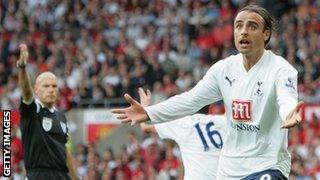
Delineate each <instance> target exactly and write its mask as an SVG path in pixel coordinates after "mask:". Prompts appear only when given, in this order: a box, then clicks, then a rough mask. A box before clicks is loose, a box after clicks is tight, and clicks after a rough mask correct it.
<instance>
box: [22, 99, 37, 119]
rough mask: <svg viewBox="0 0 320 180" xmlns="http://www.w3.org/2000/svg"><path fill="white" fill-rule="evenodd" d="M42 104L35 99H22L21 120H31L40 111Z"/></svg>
mask: <svg viewBox="0 0 320 180" xmlns="http://www.w3.org/2000/svg"><path fill="white" fill-rule="evenodd" d="M39 109H40V106H39V105H38V104H37V103H36V102H35V99H32V100H31V101H30V102H25V101H24V100H22V99H21V102H20V115H21V117H22V118H21V120H30V119H31V118H32V117H33V115H34V114H36V113H37V111H39Z"/></svg>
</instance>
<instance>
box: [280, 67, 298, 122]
mask: <svg viewBox="0 0 320 180" xmlns="http://www.w3.org/2000/svg"><path fill="white" fill-rule="evenodd" d="M297 82H298V72H297V71H296V70H295V69H294V68H293V67H286V68H282V69H280V71H279V73H278V75H277V79H276V83H275V85H276V95H277V103H278V105H279V113H280V117H281V120H282V121H285V120H286V117H287V116H288V114H289V113H290V112H291V111H292V110H293V109H294V108H295V106H296V105H297V102H298V91H297Z"/></svg>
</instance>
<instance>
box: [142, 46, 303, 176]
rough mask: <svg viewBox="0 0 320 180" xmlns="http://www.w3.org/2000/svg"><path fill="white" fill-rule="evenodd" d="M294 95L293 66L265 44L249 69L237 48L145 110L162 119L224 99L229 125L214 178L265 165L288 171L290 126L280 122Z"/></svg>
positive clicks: (155, 119) (249, 171)
mask: <svg viewBox="0 0 320 180" xmlns="http://www.w3.org/2000/svg"><path fill="white" fill-rule="evenodd" d="M297 98H298V93H297V71H296V70H295V69H294V68H293V67H292V66H291V65H290V64H289V63H288V62H287V61H286V60H285V59H283V58H282V57H280V56H277V55H275V54H274V53H272V52H271V51H269V50H265V51H264V53H263V55H262V57H261V59H260V60H259V61H258V62H257V63H256V64H255V65H254V66H253V67H252V68H251V69H250V70H249V71H246V69H245V68H244V65H243V57H242V55H241V54H238V55H234V56H230V57H228V58H226V59H224V60H221V61H219V62H217V63H215V64H214V65H213V66H212V67H211V68H210V69H209V70H208V72H207V73H206V75H205V76H204V78H203V79H202V80H201V81H199V83H198V84H197V85H196V86H195V87H194V88H193V89H191V90H190V91H188V92H185V93H182V94H180V95H177V96H174V97H172V98H170V99H168V100H166V101H163V102H162V103H159V104H156V105H153V106H149V107H146V108H145V110H146V112H147V113H148V115H149V117H150V119H151V121H152V122H156V123H157V122H165V121H170V120H172V119H177V118H179V117H183V116H185V115H188V114H192V113H195V112H196V111H198V110H199V109H200V108H201V107H203V106H205V105H207V104H210V103H213V102H216V101H219V100H223V101H224V104H225V109H226V116H227V122H228V128H227V136H226V140H225V146H224V148H223V150H222V155H221V157H220V165H219V170H218V179H240V178H244V177H246V176H247V175H250V174H252V173H255V172H259V171H262V170H266V169H278V170H280V171H281V172H282V173H283V174H284V175H285V176H286V177H288V176H289V172H290V166H291V157H290V154H289V152H288V150H287V138H288V137H287V136H288V130H287V129H280V127H281V124H282V123H283V121H284V120H285V118H286V116H287V115H288V114H289V112H290V111H292V110H293V109H294V107H295V106H296V104H297Z"/></svg>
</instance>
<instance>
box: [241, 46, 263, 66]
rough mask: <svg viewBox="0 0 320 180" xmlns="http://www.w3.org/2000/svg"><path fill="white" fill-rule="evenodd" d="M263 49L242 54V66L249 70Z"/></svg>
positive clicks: (259, 57) (258, 58)
mask: <svg viewBox="0 0 320 180" xmlns="http://www.w3.org/2000/svg"><path fill="white" fill-rule="evenodd" d="M263 53H264V49H263V50H262V51H259V52H257V53H254V54H242V57H243V66H244V68H245V69H246V70H247V71H249V70H250V69H251V68H252V67H253V66H254V65H255V64H256V63H257V62H258V61H259V60H260V59H261V57H262V55H263Z"/></svg>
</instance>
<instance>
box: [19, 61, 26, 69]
mask: <svg viewBox="0 0 320 180" xmlns="http://www.w3.org/2000/svg"><path fill="white" fill-rule="evenodd" d="M17 68H20V69H24V68H26V64H19V63H18V62H17Z"/></svg>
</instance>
